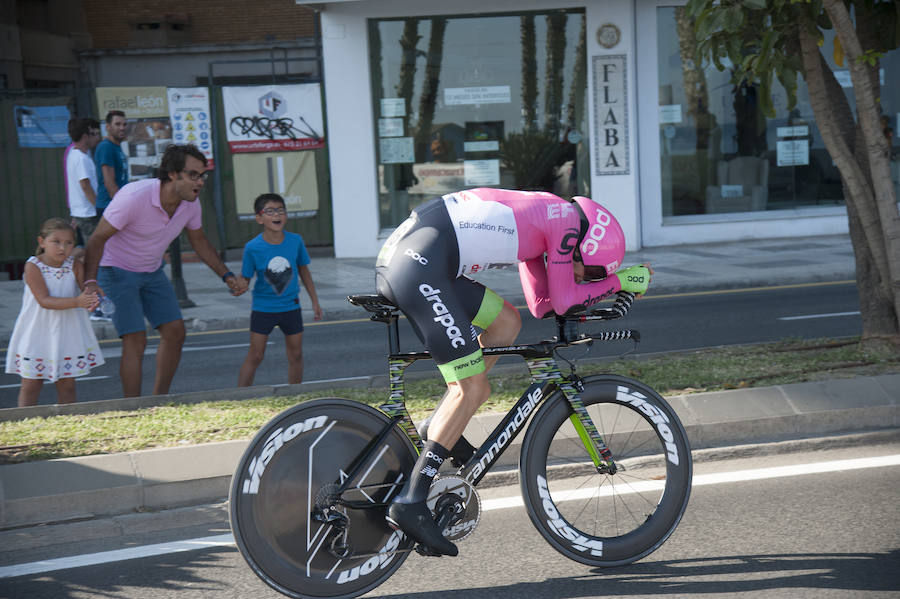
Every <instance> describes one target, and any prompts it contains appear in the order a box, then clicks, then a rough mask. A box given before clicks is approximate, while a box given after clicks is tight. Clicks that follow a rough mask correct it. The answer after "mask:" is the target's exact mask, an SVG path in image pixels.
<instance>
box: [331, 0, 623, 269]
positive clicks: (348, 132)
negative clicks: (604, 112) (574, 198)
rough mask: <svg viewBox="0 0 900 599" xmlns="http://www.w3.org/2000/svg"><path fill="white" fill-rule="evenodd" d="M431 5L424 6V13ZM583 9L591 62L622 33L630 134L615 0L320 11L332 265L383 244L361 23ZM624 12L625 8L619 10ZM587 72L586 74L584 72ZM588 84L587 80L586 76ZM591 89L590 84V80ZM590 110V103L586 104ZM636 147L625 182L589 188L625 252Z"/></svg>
mask: <svg viewBox="0 0 900 599" xmlns="http://www.w3.org/2000/svg"><path fill="white" fill-rule="evenodd" d="M429 4H430V6H429ZM583 6H587V9H586V12H587V19H588V20H587V26H588V38H589V40H590V42H589V50H588V62H589V64H590V60H591V56H593V55H595V54H597V53H599V52H600V51H601V50H603V49H602V48H601V46H600V45H599V44H598V43H597V42H596V35H595V31H596V28H597V26H598V25H600V24H601V23H607V22H616V24H617V25H618V26H619V28H620V29H621V30H622V33H623V35H622V41H621V42H620V43H619V45H618V46H617V47H615V48H613V49H612V50H609V51H606V52H610V53H613V54H623V53H625V54H628V55H629V59H628V64H629V70H630V72H629V74H628V77H627V80H628V82H629V85H630V86H631V87H632V89H631V90H630V91H629V102H631V106H630V107H629V110H628V113H629V118H630V120H631V125H630V131H631V132H632V136H633V135H634V133H633V132H634V131H635V124H634V115H635V113H636V110H635V108H634V98H635V93H634V89H633V87H634V83H633V82H634V80H635V77H634V73H633V70H634V60H633V59H632V57H631V55H632V52H631V47H632V43H633V42H632V39H633V38H632V36H631V34H630V29H631V26H632V25H631V22H632V20H633V16H632V10H631V8H630V6H631V4H630V3H629V2H619V1H617V0H607V1H604V2H591V3H590V4H588V3H586V2H563V1H557V0H548V1H545V2H536V1H527V0H519V1H510V0H495V1H493V2H491V3H490V4H489V5H488V4H485V3H484V2H478V1H473V0H459V1H457V2H455V3H453V5H452V7H448V5H446V4H444V3H426V2H419V1H414V0H396V1H393V2H367V1H359V2H338V3H329V4H326V5H325V7H324V9H323V11H322V13H321V18H322V37H323V40H322V44H323V52H324V57H325V99H326V105H327V107H328V131H329V145H330V153H329V156H330V160H331V192H332V201H333V202H334V215H335V216H334V243H335V245H334V253H335V256H337V257H339V258H349V257H367V256H374V255H376V254H377V253H378V249H379V248H380V247H381V243H382V242H383V236H382V237H381V238H380V237H379V224H378V209H377V208H378V207H377V201H378V189H377V174H376V166H375V142H376V140H375V136H374V131H373V118H374V115H373V114H372V100H371V94H372V92H371V80H370V77H369V61H368V56H369V55H368V39H367V37H368V36H367V30H366V19H367V18H384V17H402V16H410V15H430V14H466V13H480V14H486V13H490V12H519V11H527V10H541V9H546V8H578V7H583ZM623 6H624V8H623ZM589 72H590V68H589ZM589 77H590V75H589ZM589 85H590V79H589ZM589 105H590V100H589ZM588 112H589V131H591V132H593V118H594V114H593V110H592V109H590V108H588ZM634 147H635V143H634V140H633V139H632V140H631V143H630V144H629V148H630V152H631V166H632V168H631V172H632V174H630V175H628V176H615V177H609V176H607V177H592V180H591V188H592V190H593V194H594V196H595V197H596V198H598V199H599V200H601V201H602V202H603V203H604V204H605V205H607V206H609V207H610V208H611V209H612V210H613V211H614V212H615V213H616V216H617V217H618V218H619V221H620V222H621V223H622V226H623V228H624V229H625V232H626V235H627V237H628V238H629V249H633V248H636V247H638V245H637V244H638V243H639V241H638V240H639V235H638V223H639V218H638V214H639V211H638V204H637V202H636V197H637V194H636V191H635V190H636V186H637V183H636V180H637V177H636V172H637V163H636V154H635V151H634Z"/></svg>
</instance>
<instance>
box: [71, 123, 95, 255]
mask: <svg viewBox="0 0 900 599" xmlns="http://www.w3.org/2000/svg"><path fill="white" fill-rule="evenodd" d="M69 137H71V138H72V144H73V145H72V149H71V150H70V151H69V153H68V155H67V156H66V183H67V194H68V200H69V213H70V214H71V215H72V220H74V221H75V226H76V228H77V229H78V231H79V232H80V233H81V236H82V238H83V239H84V243H85V245H86V244H87V240H88V238H90V236H91V234H92V233H93V232H94V229H95V228H96V227H97V223H98V222H99V221H100V217H99V216H97V167H96V165H95V164H94V159H93V158H92V157H91V151H92V150H93V149H94V148H95V147H96V146H97V144H98V143H100V122H99V121H98V120H97V119H90V118H75V119H72V120H70V121H69Z"/></svg>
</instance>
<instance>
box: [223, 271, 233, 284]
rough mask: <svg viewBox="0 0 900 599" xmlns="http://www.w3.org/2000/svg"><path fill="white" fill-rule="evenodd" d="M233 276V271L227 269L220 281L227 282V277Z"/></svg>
mask: <svg viewBox="0 0 900 599" xmlns="http://www.w3.org/2000/svg"><path fill="white" fill-rule="evenodd" d="M233 276H234V273H233V272H231V271H230V270H229V271H228V272H226V273H225V274H224V275H222V282H223V283H227V282H228V277H233Z"/></svg>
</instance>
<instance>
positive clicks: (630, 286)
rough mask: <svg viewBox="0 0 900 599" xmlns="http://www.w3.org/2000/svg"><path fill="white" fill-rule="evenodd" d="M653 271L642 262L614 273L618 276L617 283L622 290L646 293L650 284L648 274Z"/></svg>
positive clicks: (639, 293) (638, 293)
mask: <svg viewBox="0 0 900 599" xmlns="http://www.w3.org/2000/svg"><path fill="white" fill-rule="evenodd" d="M652 272H653V271H651V270H650V268H649V267H647V266H644V265H643V264H641V265H638V266H629V267H628V268H625V269H623V270H620V271H619V272H617V273H616V276H617V277H619V284H620V285H621V286H622V291H628V292H630V293H634V294H637V295H641V294H644V293H647V288H648V287H649V286H650V275H651V273H652Z"/></svg>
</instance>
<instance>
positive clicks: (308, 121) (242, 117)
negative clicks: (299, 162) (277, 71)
mask: <svg viewBox="0 0 900 599" xmlns="http://www.w3.org/2000/svg"><path fill="white" fill-rule="evenodd" d="M222 99H223V104H224V107H225V132H226V137H227V139H228V147H229V148H230V149H231V152H232V153H233V154H237V153H242V152H277V151H297V150H314V149H318V148H324V147H325V138H324V135H325V133H324V131H325V126H324V121H323V117H322V95H321V90H320V86H319V84H318V83H304V84H297V85H254V86H243V87H223V88H222Z"/></svg>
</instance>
